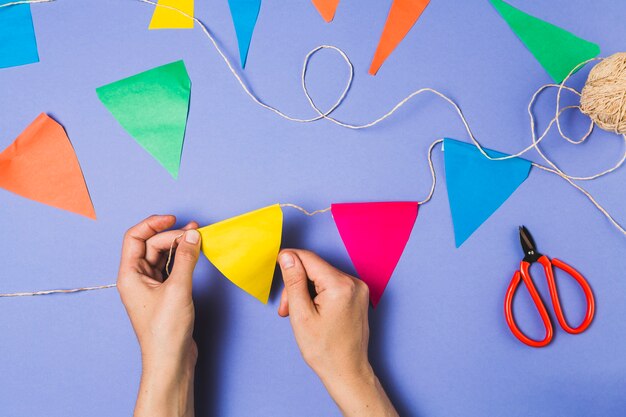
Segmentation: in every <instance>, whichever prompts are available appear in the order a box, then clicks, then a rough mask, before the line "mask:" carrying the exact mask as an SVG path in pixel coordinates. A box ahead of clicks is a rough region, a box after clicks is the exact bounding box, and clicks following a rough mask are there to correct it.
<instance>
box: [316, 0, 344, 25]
mask: <svg viewBox="0 0 626 417" xmlns="http://www.w3.org/2000/svg"><path fill="white" fill-rule="evenodd" d="M313 5H314V6H315V8H316V9H317V11H318V12H319V13H320V14H321V15H322V18H324V20H325V21H327V22H330V21H331V20H333V18H334V17H335V10H337V5H339V0H313Z"/></svg>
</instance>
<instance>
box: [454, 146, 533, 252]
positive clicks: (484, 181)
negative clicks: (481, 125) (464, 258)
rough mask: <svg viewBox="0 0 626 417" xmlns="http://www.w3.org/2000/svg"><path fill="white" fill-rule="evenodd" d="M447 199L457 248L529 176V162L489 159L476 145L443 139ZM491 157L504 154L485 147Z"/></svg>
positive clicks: (513, 159) (515, 159) (518, 159)
mask: <svg viewBox="0 0 626 417" xmlns="http://www.w3.org/2000/svg"><path fill="white" fill-rule="evenodd" d="M443 146H444V152H443V154H444V161H445V170H446V184H447V187H448V201H449V203H450V211H451V213H452V222H453V224H454V238H455V240H456V247H457V248H458V247H459V246H461V244H463V242H465V240H467V238H468V237H469V236H470V235H471V234H472V233H474V231H475V230H476V229H478V227H480V225H481V224H483V222H484V221H485V220H487V218H488V217H489V216H491V215H492V214H493V212H495V211H496V210H497V209H498V207H500V206H501V205H502V203H504V202H505V201H506V199H507V198H509V196H510V195H511V194H513V191H515V190H516V189H517V187H519V186H520V184H521V183H523V182H524V181H525V180H526V178H527V177H528V172H529V171H530V167H531V164H530V162H529V161H527V160H525V159H521V158H512V159H506V160H501V161H492V160H490V159H488V158H485V156H484V155H483V154H481V153H480V151H479V150H478V148H476V146H474V145H472V144H469V143H464V142H459V141H457V140H454V139H447V138H446V139H444V142H443ZM485 151H486V152H487V154H488V155H489V156H491V157H494V158H497V157H502V156H507V154H504V153H500V152H496V151H492V150H489V149H485Z"/></svg>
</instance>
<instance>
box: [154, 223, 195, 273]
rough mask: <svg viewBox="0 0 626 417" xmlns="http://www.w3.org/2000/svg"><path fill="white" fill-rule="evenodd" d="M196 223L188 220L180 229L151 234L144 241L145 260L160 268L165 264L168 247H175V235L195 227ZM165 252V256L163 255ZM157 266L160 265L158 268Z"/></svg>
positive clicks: (177, 235)
mask: <svg viewBox="0 0 626 417" xmlns="http://www.w3.org/2000/svg"><path fill="white" fill-rule="evenodd" d="M197 228H198V223H196V222H189V223H187V225H186V226H185V227H183V228H182V229H176V230H168V231H167V232H162V233H159V234H157V235H154V236H152V237H151V238H150V239H148V240H147V241H146V260H147V261H148V262H149V263H150V265H152V266H153V267H155V268H157V269H159V270H161V269H163V267H164V266H165V261H166V260H167V255H168V254H169V251H170V248H176V246H178V240H180V239H176V238H177V237H179V236H181V235H182V234H183V233H184V232H185V231H186V230H190V229H197ZM164 254H165V256H163V255H164ZM160 261H163V265H160V263H161V262H160ZM159 266H161V267H160V268H159Z"/></svg>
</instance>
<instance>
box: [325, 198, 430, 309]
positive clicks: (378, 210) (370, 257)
mask: <svg viewBox="0 0 626 417" xmlns="http://www.w3.org/2000/svg"><path fill="white" fill-rule="evenodd" d="M418 208H419V206H418V203H416V202H384V203H342V204H333V205H332V206H331V212H332V214H333V219H334V220H335V224H336V225H337V229H338V230H339V234H340V235H341V239H342V240H343V243H344V245H346V249H347V250H348V254H349V255H350V259H351V260H352V263H353V264H354V267H355V268H356V271H357V273H358V274H359V277H360V278H361V279H362V280H363V281H364V282H365V283H366V284H367V285H368V287H369V289H370V300H371V302H372V305H373V306H374V307H376V305H377V304H378V301H379V300H380V297H381V296H382V295H383V292H384V291H385V287H386V286H387V282H389V278H391V274H392V273H393V271H394V269H395V268H396V265H397V264H398V261H399V260H400V256H402V252H403V251H404V247H405V246H406V243H407V241H408V240H409V236H410V235H411V230H412V229H413V224H414V223H415V219H416V218H417V211H418Z"/></svg>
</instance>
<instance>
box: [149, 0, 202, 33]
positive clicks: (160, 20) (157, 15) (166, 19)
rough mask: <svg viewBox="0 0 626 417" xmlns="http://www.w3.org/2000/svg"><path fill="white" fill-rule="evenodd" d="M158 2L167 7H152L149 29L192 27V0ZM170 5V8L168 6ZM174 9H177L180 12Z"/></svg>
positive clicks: (160, 0)
mask: <svg viewBox="0 0 626 417" xmlns="http://www.w3.org/2000/svg"><path fill="white" fill-rule="evenodd" d="M158 4H160V5H162V6H167V7H159V6H155V7H154V13H153V14H152V20H150V26H149V27H148V28H149V29H192V28H193V19H191V18H189V17H187V16H185V15H184V14H183V13H185V14H187V15H189V16H193V0H159V1H158ZM170 7H171V8H170ZM174 9H178V10H180V11H181V12H183V13H180V12H178V11H176V10H174Z"/></svg>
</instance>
